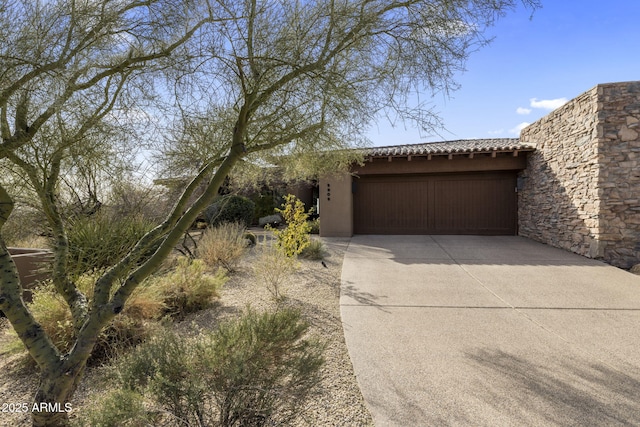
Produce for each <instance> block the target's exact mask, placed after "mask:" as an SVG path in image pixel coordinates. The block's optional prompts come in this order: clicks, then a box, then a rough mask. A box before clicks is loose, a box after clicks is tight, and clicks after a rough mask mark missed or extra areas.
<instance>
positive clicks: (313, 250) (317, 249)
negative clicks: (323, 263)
mask: <svg viewBox="0 0 640 427" xmlns="http://www.w3.org/2000/svg"><path fill="white" fill-rule="evenodd" d="M324 255H325V249H324V244H323V243H322V241H320V240H317V239H312V240H311V242H310V243H309V246H307V247H306V248H304V249H303V250H302V252H301V253H300V257H301V258H305V259H311V260H316V261H319V260H321V259H324Z"/></svg>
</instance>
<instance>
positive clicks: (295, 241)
mask: <svg viewBox="0 0 640 427" xmlns="http://www.w3.org/2000/svg"><path fill="white" fill-rule="evenodd" d="M277 211H278V212H279V213H280V214H281V215H282V218H284V220H285V221H286V223H287V227H286V228H285V229H284V230H274V231H273V233H274V234H275V236H276V237H277V239H278V246H279V247H280V248H281V249H282V250H283V251H284V253H285V254H286V255H287V256H290V257H292V256H295V255H298V254H299V253H300V252H302V251H303V250H304V248H305V247H307V246H308V245H309V243H310V238H309V231H310V229H311V228H310V226H309V223H308V222H307V220H308V215H307V214H306V213H305V211H304V203H302V201H300V200H299V199H298V198H296V196H294V195H292V194H288V195H287V196H285V202H284V204H283V205H282V209H277Z"/></svg>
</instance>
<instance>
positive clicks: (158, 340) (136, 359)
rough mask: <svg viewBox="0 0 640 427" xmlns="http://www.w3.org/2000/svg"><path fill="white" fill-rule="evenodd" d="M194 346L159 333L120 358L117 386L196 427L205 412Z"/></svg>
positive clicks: (191, 341) (189, 341)
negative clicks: (145, 398) (146, 397)
mask: <svg viewBox="0 0 640 427" xmlns="http://www.w3.org/2000/svg"><path fill="white" fill-rule="evenodd" d="M197 345H198V344H197V342H194V341H193V340H190V339H187V338H185V337H183V336H180V335H178V334H176V333H173V332H170V331H167V330H165V331H162V332H161V333H159V334H157V335H156V336H154V337H152V338H150V339H149V340H148V341H147V342H145V343H144V344H142V345H140V346H138V347H137V348H136V349H135V350H134V351H132V352H131V353H129V354H128V355H127V356H125V357H124V358H121V359H120V360H118V362H117V365H116V367H115V372H116V377H117V380H118V382H119V384H120V385H121V386H122V387H123V388H125V389H127V390H131V391H134V392H137V393H140V394H143V395H145V396H148V397H149V399H151V400H152V401H153V402H154V403H156V404H158V405H159V406H161V407H162V408H163V409H164V410H166V411H168V412H169V413H171V414H172V415H173V416H175V417H177V418H178V419H181V420H183V422H184V425H200V424H198V423H197V421H198V420H200V419H202V417H204V416H205V414H204V413H205V411H206V408H207V404H206V401H207V397H206V396H207V386H206V382H205V381H204V378H203V376H204V375H206V372H197V371H196V370H195V369H196V360H195V358H196V355H197V351H196V347H197Z"/></svg>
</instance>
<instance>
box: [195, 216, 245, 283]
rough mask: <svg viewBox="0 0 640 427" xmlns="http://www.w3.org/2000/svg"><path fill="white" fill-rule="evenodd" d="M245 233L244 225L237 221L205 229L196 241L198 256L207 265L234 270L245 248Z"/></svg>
mask: <svg viewBox="0 0 640 427" xmlns="http://www.w3.org/2000/svg"><path fill="white" fill-rule="evenodd" d="M245 234H246V229H245V227H244V226H243V225H242V224H240V223H237V222H226V223H222V224H220V225H218V226H217V227H214V228H210V229H207V230H206V231H205V232H204V233H203V234H202V237H201V239H200V242H199V243H198V249H197V254H198V257H200V258H201V259H202V260H203V261H204V262H205V263H207V264H208V265H213V266H215V265H221V266H223V267H224V268H226V269H227V270H228V271H234V270H235V269H236V267H237V265H238V262H239V261H240V258H241V257H242V255H243V254H244V253H245V251H246V249H247V239H246V237H245Z"/></svg>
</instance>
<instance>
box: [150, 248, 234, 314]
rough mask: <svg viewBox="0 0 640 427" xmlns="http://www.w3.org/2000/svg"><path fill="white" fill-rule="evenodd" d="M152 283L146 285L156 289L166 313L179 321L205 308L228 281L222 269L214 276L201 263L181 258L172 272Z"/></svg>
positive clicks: (196, 260)
mask: <svg viewBox="0 0 640 427" xmlns="http://www.w3.org/2000/svg"><path fill="white" fill-rule="evenodd" d="M151 280H152V283H151V284H150V285H148V286H151V287H157V289H158V292H159V294H160V295H161V298H162V301H163V304H164V310H165V314H167V315H169V316H171V317H174V318H178V319H181V318H184V316H185V315H186V314H188V313H193V312H195V311H198V310H202V309H204V308H206V307H208V306H209V305H210V304H211V300H212V299H213V298H217V297H219V296H220V294H219V291H220V289H221V288H222V285H224V283H225V282H226V281H227V280H228V278H227V277H226V274H225V272H224V270H222V269H218V270H217V272H216V274H215V275H213V276H212V275H209V274H207V271H206V268H205V264H204V262H203V261H202V260H199V259H195V260H190V259H189V258H186V257H180V258H179V259H178V262H177V265H176V267H175V269H174V270H173V271H170V272H169V273H167V274H165V275H163V276H159V277H155V278H153V279H151Z"/></svg>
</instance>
